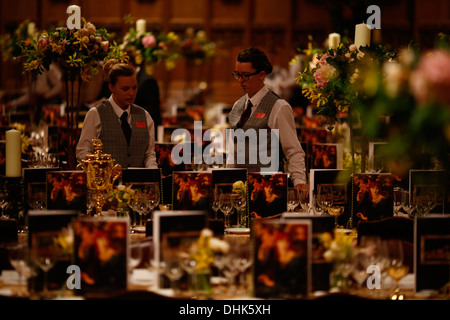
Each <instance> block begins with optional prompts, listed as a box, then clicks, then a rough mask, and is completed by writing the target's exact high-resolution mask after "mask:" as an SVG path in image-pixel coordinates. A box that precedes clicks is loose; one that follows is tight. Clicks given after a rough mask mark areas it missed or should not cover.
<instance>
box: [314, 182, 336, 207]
mask: <svg viewBox="0 0 450 320" xmlns="http://www.w3.org/2000/svg"><path fill="white" fill-rule="evenodd" d="M333 197H334V195H333V187H332V186H329V185H319V189H318V193H317V203H318V204H319V206H320V207H321V208H322V209H323V211H325V212H327V213H328V211H329V210H328V209H329V208H331V207H332V206H333Z"/></svg>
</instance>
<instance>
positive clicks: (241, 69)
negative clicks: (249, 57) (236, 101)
mask: <svg viewBox="0 0 450 320" xmlns="http://www.w3.org/2000/svg"><path fill="white" fill-rule="evenodd" d="M235 72H237V73H239V74H243V75H250V74H253V73H255V72H256V69H254V68H253V66H252V63H251V62H239V61H236V69H235ZM264 77H265V72H264V71H261V72H259V73H257V74H255V75H252V76H250V77H249V79H248V80H245V79H243V78H242V77H240V78H239V79H238V80H237V81H239V83H240V85H241V88H242V90H244V92H245V93H247V94H248V95H249V97H253V96H254V95H255V94H256V93H257V92H258V91H259V90H261V88H262V87H263V86H264Z"/></svg>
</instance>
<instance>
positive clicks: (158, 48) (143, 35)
mask: <svg viewBox="0 0 450 320" xmlns="http://www.w3.org/2000/svg"><path fill="white" fill-rule="evenodd" d="M128 20H129V21H128V22H129V23H131V22H132V21H133V19H132V18H129V19H128ZM178 45H179V36H178V35H177V34H175V33H174V32H169V33H163V32H159V33H155V32H151V31H146V30H145V21H144V20H142V19H141V20H138V22H136V28H132V27H131V28H129V30H128V32H127V33H126V34H125V36H124V37H123V40H122V43H121V44H120V47H121V49H122V50H124V51H127V52H128V54H129V55H132V56H133V58H134V60H135V62H136V64H137V65H142V66H144V67H145V70H146V72H147V73H148V74H152V72H153V69H154V67H155V66H156V65H158V64H159V63H164V66H165V68H166V69H167V70H172V69H173V68H175V66H176V62H177V60H179V59H180V54H179V52H178Z"/></svg>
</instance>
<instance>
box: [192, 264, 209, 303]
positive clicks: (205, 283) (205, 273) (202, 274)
mask: <svg viewBox="0 0 450 320" xmlns="http://www.w3.org/2000/svg"><path fill="white" fill-rule="evenodd" d="M194 292H195V296H196V298H197V300H208V299H211V298H212V290H211V270H209V269H202V270H197V271H195V281H194Z"/></svg>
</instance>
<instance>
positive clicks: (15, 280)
mask: <svg viewBox="0 0 450 320" xmlns="http://www.w3.org/2000/svg"><path fill="white" fill-rule="evenodd" d="M1 281H2V282H3V284H5V285H21V284H22V285H24V284H26V279H25V278H24V277H22V278H21V277H20V275H19V273H18V272H17V271H15V270H3V271H2V275H1Z"/></svg>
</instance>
